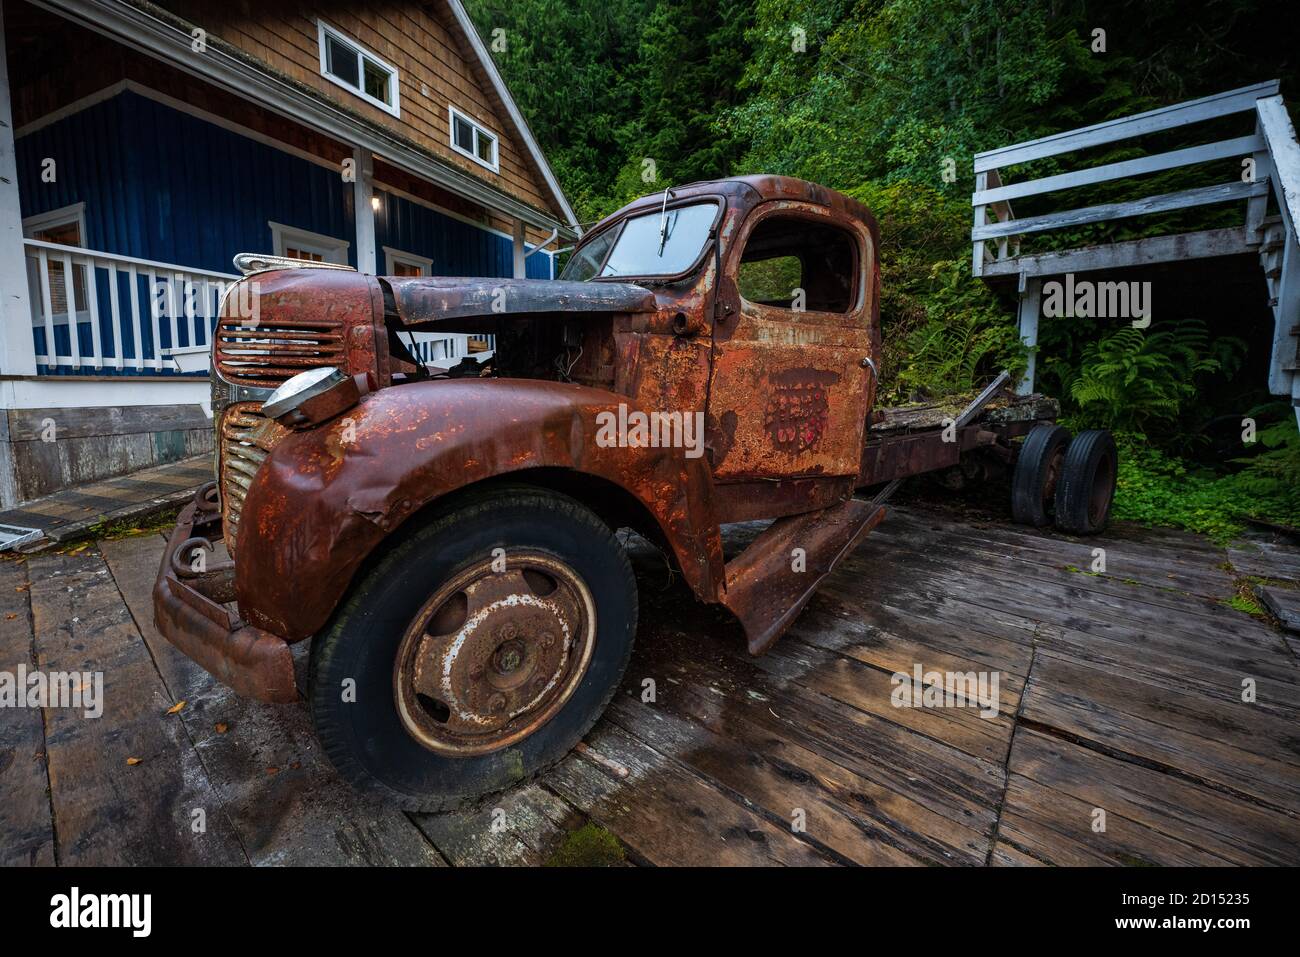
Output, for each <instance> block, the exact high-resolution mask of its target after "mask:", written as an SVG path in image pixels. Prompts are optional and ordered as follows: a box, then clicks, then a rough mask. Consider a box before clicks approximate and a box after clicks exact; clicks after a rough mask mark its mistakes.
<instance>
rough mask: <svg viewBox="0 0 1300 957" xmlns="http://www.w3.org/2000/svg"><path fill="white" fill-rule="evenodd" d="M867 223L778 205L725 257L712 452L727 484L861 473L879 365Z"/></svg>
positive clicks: (760, 215)
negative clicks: (851, 224)
mask: <svg viewBox="0 0 1300 957" xmlns="http://www.w3.org/2000/svg"><path fill="white" fill-rule="evenodd" d="M874 255H875V250H874V248H873V245H872V241H871V236H870V233H868V232H867V230H866V228H865V227H859V228H857V229H854V228H852V227H849V226H847V225H844V224H841V223H839V222H833V221H831V220H830V217H829V215H828V212H827V210H826V209H824V208H823V207H820V206H816V205H813V204H807V203H799V202H790V201H772V202H769V203H766V204H764V205H763V206H760V207H758V208H757V209H756V210H755V211H754V212H753V213H751V214H750V216H749V217H748V218H747V220H746V222H745V225H744V227H743V228H742V231H741V235H740V236H739V237H738V239H737V241H736V242H735V243H734V244H733V245H732V248H731V250H730V251H729V252H728V256H727V259H728V262H729V266H728V267H727V268H726V269H725V270H724V275H726V276H729V277H735V283H734V285H733V284H731V283H726V284H724V289H723V292H722V293H721V294H722V295H724V296H730V299H729V300H727V303H728V304H729V305H730V306H731V311H730V312H729V313H728V315H727V318H725V319H720V320H718V322H717V324H716V325H715V328H714V340H713V341H714V351H713V368H712V371H711V380H710V385H709V400H708V430H709V432H708V436H709V437H708V447H709V450H710V454H711V455H712V463H713V472H714V477H715V478H716V479H717V480H718V481H720V482H739V481H748V480H751V479H763V478H791V477H794V476H837V475H852V474H856V473H857V471H858V469H859V467H860V462H861V457H862V438H863V430H864V427H865V422H866V415H867V411H868V410H869V409H870V405H871V401H872V399H873V398H874V395H875V388H876V381H875V374H874V372H873V371H872V369H871V368H869V367H868V366H867V365H865V364H864V363H863V359H864V358H867V357H870V358H871V359H872V360H873V361H874V362H876V363H877V364H878V362H879V358H878V356H877V355H876V352H875V347H874V345H873V330H872V329H871V317H872V314H873V308H872V306H873V303H872V302H871V297H872V296H873V295H874V289H873V288H871V282H870V277H872V276H873V275H874Z"/></svg>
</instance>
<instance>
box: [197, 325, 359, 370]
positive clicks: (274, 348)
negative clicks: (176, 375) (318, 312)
mask: <svg viewBox="0 0 1300 957" xmlns="http://www.w3.org/2000/svg"><path fill="white" fill-rule="evenodd" d="M215 345H216V356H215V359H216V365H217V371H218V372H219V373H220V374H221V377H222V378H223V379H225V380H226V381H227V382H229V383H232V384H233V385H242V386H253V387H257V388H275V387H276V386H278V385H279V384H280V383H281V382H283V381H284V380H285V379H288V378H290V377H291V376H295V375H297V374H298V373H299V372H303V371H304V370H306V369H314V368H316V367H317V366H339V367H343V366H345V365H346V362H345V361H344V358H345V357H344V342H343V326H342V324H341V323H339V322H336V321H333V320H330V319H276V320H275V321H274V322H259V323H251V322H250V321H249V320H246V319H238V318H228V317H223V318H222V319H221V320H220V321H219V322H218V323H217V332H216V336H215Z"/></svg>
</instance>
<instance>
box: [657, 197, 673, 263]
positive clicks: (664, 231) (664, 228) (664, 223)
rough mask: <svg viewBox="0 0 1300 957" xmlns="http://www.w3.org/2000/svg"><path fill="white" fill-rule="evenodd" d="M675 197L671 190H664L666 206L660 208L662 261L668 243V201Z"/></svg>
mask: <svg viewBox="0 0 1300 957" xmlns="http://www.w3.org/2000/svg"><path fill="white" fill-rule="evenodd" d="M672 195H673V191H672V190H671V189H666V190H664V204H663V206H661V207H660V208H659V252H658V254H657V255H658V256H659V258H660V259H662V258H663V256H664V245H665V244H666V243H667V242H668V199H669V197H671V196H672Z"/></svg>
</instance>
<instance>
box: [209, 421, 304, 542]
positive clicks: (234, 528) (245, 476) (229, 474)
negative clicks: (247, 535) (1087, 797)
mask: <svg viewBox="0 0 1300 957" xmlns="http://www.w3.org/2000/svg"><path fill="white" fill-rule="evenodd" d="M260 408H261V403H259V402H238V403H236V404H234V405H232V406H230V407H229V408H227V409H226V412H225V414H224V415H223V416H222V419H221V511H222V524H223V528H224V533H225V534H224V537H225V542H226V550H227V551H229V552H230V554H231V555H234V553H235V546H236V541H237V539H238V536H239V519H240V517H241V515H242V513H243V510H244V497H245V496H246V495H247V494H248V487H249V485H250V484H251V483H252V481H253V476H254V475H256V474H257V470H258V469H259V468H261V466H262V463H263V462H264V461H266V457H267V455H269V454H270V452H271V450H272V449H273V448H275V446H276V445H277V444H278V443H279V441H280V440H281V439H282V438H284V437H285V436H286V435H288V434H289V430H288V429H286V428H285V427H284V426H282V425H280V424H279V423H278V422H276V421H274V420H273V419H268V418H267V417H266V416H264V415H262V413H261V411H260Z"/></svg>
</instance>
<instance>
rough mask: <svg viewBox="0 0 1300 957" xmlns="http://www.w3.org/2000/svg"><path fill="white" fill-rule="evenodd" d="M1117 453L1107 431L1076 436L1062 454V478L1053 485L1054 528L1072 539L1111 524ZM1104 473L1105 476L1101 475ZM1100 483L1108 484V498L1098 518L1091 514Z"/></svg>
mask: <svg viewBox="0 0 1300 957" xmlns="http://www.w3.org/2000/svg"><path fill="white" fill-rule="evenodd" d="M1118 468H1119V453H1118V450H1117V449H1116V447H1115V437H1114V436H1112V435H1111V434H1110V432H1108V431H1107V430H1106V429H1089V430H1088V431H1086V432H1080V433H1079V434H1078V435H1077V436H1075V438H1074V441H1073V442H1071V443H1070V447H1069V448H1068V449H1066V450H1065V462H1064V463H1062V465H1061V477H1060V479H1059V480H1058V481H1057V483H1056V527H1057V528H1058V529H1060V530H1061V531H1063V532H1067V533H1069V534H1071V535H1096V534H1097V533H1098V532H1101V531H1103V530H1104V529H1105V528H1106V525H1107V523H1108V522H1109V521H1110V509H1111V505H1112V504H1113V503H1114V501H1115V481H1116V477H1117V475H1118ZM1102 470H1105V472H1106V473H1108V474H1105V475H1103V474H1101V472H1102ZM1099 481H1106V482H1109V483H1110V495H1109V496H1108V497H1107V499H1106V504H1105V507H1104V508H1103V509H1101V511H1100V514H1097V515H1094V514H1090V511H1091V505H1092V499H1093V492H1094V489H1095V488H1096V487H1097V483H1098V482H1099Z"/></svg>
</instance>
